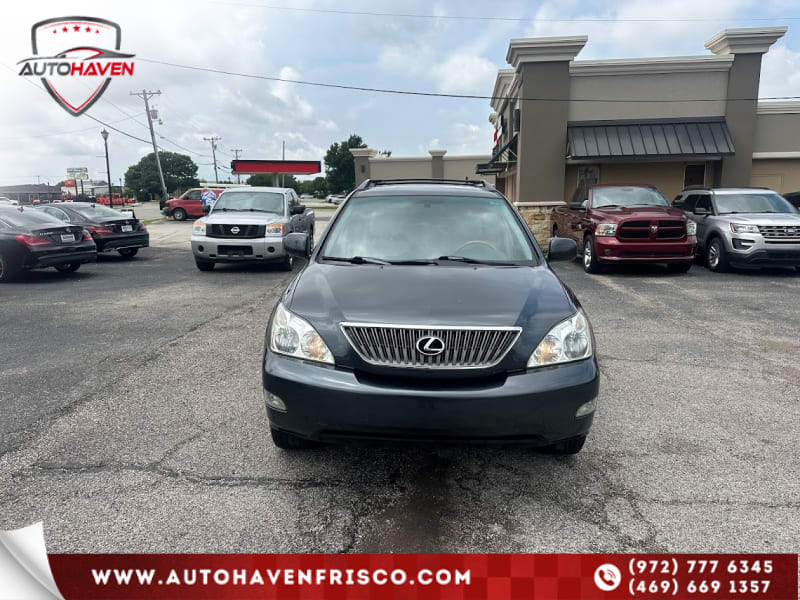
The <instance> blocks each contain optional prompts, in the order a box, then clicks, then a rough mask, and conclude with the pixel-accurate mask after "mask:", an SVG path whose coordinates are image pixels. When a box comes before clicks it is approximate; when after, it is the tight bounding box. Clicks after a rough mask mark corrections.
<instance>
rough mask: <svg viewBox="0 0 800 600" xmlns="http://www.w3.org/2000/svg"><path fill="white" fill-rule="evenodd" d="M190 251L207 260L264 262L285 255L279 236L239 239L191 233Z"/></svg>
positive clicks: (281, 239)
mask: <svg viewBox="0 0 800 600" xmlns="http://www.w3.org/2000/svg"><path fill="white" fill-rule="evenodd" d="M192 252H193V253H194V255H195V258H198V259H201V260H205V261H208V262H251V261H252V262H261V261H265V262H266V261H272V260H279V259H282V258H284V257H285V256H286V251H285V250H284V248H283V238H282V237H281V236H269V237H263V238H249V239H239V238H212V237H207V236H205V235H196V234H193V235H192Z"/></svg>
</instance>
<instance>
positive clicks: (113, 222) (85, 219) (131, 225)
mask: <svg viewBox="0 0 800 600" xmlns="http://www.w3.org/2000/svg"><path fill="white" fill-rule="evenodd" d="M37 210H40V211H42V212H44V213H47V214H48V215H50V216H52V217H55V218H56V219H58V220H59V221H62V222H64V223H69V224H74V225H79V226H81V227H85V228H86V229H87V230H88V231H89V233H90V234H91V236H92V239H94V242H95V244H97V251H98V252H106V251H108V250H116V251H117V252H119V254H120V256H122V257H124V258H133V257H134V256H136V253H137V252H139V248H146V247H147V246H149V245H150V234H149V233H148V232H147V227H145V226H144V223H142V222H141V221H139V219H137V218H136V217H129V216H127V215H125V214H123V213H121V212H119V211H117V210H114V209H112V208H108V207H107V206H102V205H100V204H92V203H89V202H65V203H59V204H50V205H48V206H42V207H41V208H39V209H37Z"/></svg>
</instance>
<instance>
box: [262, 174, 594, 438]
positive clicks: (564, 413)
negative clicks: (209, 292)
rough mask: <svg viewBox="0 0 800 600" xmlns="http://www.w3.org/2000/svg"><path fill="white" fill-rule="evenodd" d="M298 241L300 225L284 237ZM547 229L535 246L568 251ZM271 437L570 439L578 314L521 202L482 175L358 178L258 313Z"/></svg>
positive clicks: (589, 343)
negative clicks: (263, 327) (267, 313)
mask: <svg viewBox="0 0 800 600" xmlns="http://www.w3.org/2000/svg"><path fill="white" fill-rule="evenodd" d="M284 243H285V246H286V248H287V250H289V251H291V252H296V253H297V254H298V255H302V254H303V253H305V252H306V250H307V248H308V240H307V238H306V234H303V233H293V234H290V235H288V236H287V237H286V239H285V242H284ZM575 254H576V246H575V242H574V241H572V240H568V239H566V238H556V239H554V240H553V241H552V242H551V244H550V247H549V260H551V261H553V260H571V259H573V258H574V257H575ZM262 375H263V385H264V395H265V402H266V405H267V412H268V414H269V421H270V426H271V429H272V439H273V441H274V442H275V444H276V445H277V446H279V447H281V448H299V447H302V446H305V445H307V444H308V443H309V442H310V441H337V440H341V439H345V438H356V439H383V440H410V441H413V440H416V441H420V440H427V441H436V440H449V441H459V440H464V441H483V442H490V441H495V442H520V443H526V444H530V445H538V446H547V447H548V448H549V449H551V450H552V451H554V452H559V453H575V452H578V451H579V450H580V449H581V447H582V446H583V443H584V441H585V439H586V435H587V433H588V432H589V428H590V426H591V423H592V418H593V415H594V410H595V403H596V397H597V394H598V367H597V361H596V359H595V343H594V337H593V334H592V329H591V326H590V324H589V320H588V319H587V317H586V315H585V314H584V312H583V310H582V309H581V305H580V303H579V302H578V300H577V298H576V297H575V295H574V294H573V293H572V292H571V291H570V289H569V288H567V287H566V286H565V285H564V284H563V283H562V282H561V281H560V280H559V278H558V277H557V276H556V275H555V274H554V273H553V271H551V270H550V268H549V266H548V262H547V259H546V258H545V256H544V254H543V253H542V251H541V250H540V248H539V247H538V245H537V244H536V240H535V239H534V237H533V235H532V233H531V231H530V229H529V228H528V227H527V225H526V224H525V222H524V221H523V219H522V218H521V216H520V214H519V213H518V212H517V210H516V209H515V208H514V206H513V204H512V203H511V202H509V201H508V199H506V198H505V197H504V196H503V195H502V194H500V193H499V192H498V191H496V190H495V189H494V188H491V187H486V186H485V185H484V184H483V182H479V183H478V182H463V181H460V182H446V181H436V180H430V181H428V180H424V181H419V180H414V181H409V180H406V181H367V182H365V183H364V184H362V185H361V186H360V187H359V188H357V189H356V190H354V191H353V192H352V193H351V194H350V195H349V196H348V197H347V199H346V200H345V201H344V202H343V203H342V206H341V208H340V209H339V210H338V212H337V213H336V215H335V216H334V217H333V219H332V221H331V223H330V225H329V226H328V228H327V230H326V232H325V234H324V236H323V237H322V239H321V241H320V243H319V245H318V246H317V248H316V249H315V250H314V252H313V254H312V256H311V257H310V259H309V262H308V265H307V266H306V267H305V268H304V269H303V270H302V271H301V272H300V273H299V274H298V276H297V277H296V278H295V279H294V280H293V281H292V282H291V284H289V287H288V288H287V289H286V291H285V292H284V293H283V295H282V297H281V299H280V302H279V303H278V305H277V306H276V308H275V310H274V312H273V314H272V317H271V319H270V322H269V324H268V326H267V332H266V344H265V352H264V362H263V370H262Z"/></svg>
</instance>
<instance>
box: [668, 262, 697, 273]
mask: <svg viewBox="0 0 800 600" xmlns="http://www.w3.org/2000/svg"><path fill="white" fill-rule="evenodd" d="M691 268H692V263H691V262H689V261H686V262H682V263H670V264H668V265H667V270H668V271H669V272H670V273H688V272H689V269H691Z"/></svg>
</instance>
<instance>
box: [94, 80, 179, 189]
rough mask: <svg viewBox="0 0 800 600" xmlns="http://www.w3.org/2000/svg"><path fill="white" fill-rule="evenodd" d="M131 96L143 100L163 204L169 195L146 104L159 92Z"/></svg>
mask: <svg viewBox="0 0 800 600" xmlns="http://www.w3.org/2000/svg"><path fill="white" fill-rule="evenodd" d="M130 95H131V96H139V97H140V98H143V99H144V111H145V112H146V113H147V124H148V125H149V126H150V139H151V140H153V152H154V153H155V155H156V166H157V167H158V178H159V180H160V181H161V194H162V195H163V200H164V202H166V201H167V199H168V198H169V195H168V194H167V186H166V184H165V183H164V172H163V171H162V170H161V159H160V158H159V157H158V145H157V144H156V134H155V132H154V131H153V118H152V117H151V116H150V104H149V103H148V102H147V101H148V100H149V99H150V97H151V96H160V95H161V90H156V91H155V92H148V91H147V90H142V93H141V94H140V93H138V92H131V93H130ZM108 185H109V187H110V186H111V182H110V181H109V182H108Z"/></svg>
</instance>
